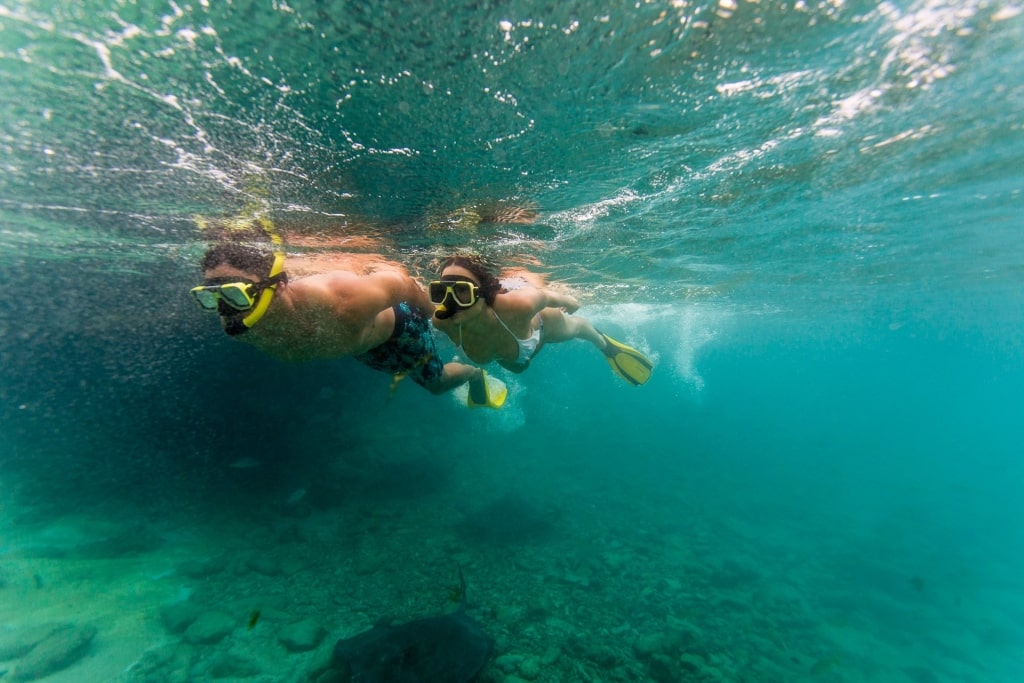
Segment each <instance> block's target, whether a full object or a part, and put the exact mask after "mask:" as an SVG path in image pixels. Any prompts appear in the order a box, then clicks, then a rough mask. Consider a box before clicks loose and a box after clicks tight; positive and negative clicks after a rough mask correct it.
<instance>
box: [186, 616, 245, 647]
mask: <svg viewBox="0 0 1024 683" xmlns="http://www.w3.org/2000/svg"><path fill="white" fill-rule="evenodd" d="M234 629H235V620H234V619H232V618H231V617H230V616H228V615H227V614H224V613H223V612H203V613H202V614H201V615H199V617H198V618H197V619H196V620H195V621H193V622H192V625H191V626H189V627H188V629H186V631H185V641H186V642H189V643H194V644H198V645H212V644H214V643H219V642H220V641H222V640H224V638H225V637H226V636H227V635H228V634H229V633H231V632H232V631H233V630H234Z"/></svg>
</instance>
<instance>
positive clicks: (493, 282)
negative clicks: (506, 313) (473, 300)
mask: <svg viewBox="0 0 1024 683" xmlns="http://www.w3.org/2000/svg"><path fill="white" fill-rule="evenodd" d="M449 266H458V267H460V268H465V269H466V270H468V271H469V272H470V273H472V274H473V277H475V278H476V279H477V282H479V283H480V294H481V295H483V297H484V301H486V302H487V305H488V306H492V305H493V304H494V297H496V296H498V295H499V294H501V293H502V292H504V291H505V288H504V287H502V286H501V282H500V281H499V280H498V276H497V272H498V269H497V267H496V266H493V265H492V264H490V263H488V262H486V261H485V260H484V259H482V258H480V257H478V256H449V257H448V258H446V259H445V260H444V262H443V263H441V268H440V270H438V273H443V272H444V269H445V268H448V267H449Z"/></svg>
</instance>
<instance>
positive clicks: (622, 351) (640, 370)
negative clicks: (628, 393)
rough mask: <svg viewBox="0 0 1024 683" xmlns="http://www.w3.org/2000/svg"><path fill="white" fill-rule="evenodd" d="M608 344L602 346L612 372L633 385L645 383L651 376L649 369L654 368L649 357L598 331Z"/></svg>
mask: <svg viewBox="0 0 1024 683" xmlns="http://www.w3.org/2000/svg"><path fill="white" fill-rule="evenodd" d="M598 334H600V335H601V336H602V337H604V340H605V341H606V342H607V343H608V345H607V346H606V347H605V348H604V355H605V358H606V359H607V360H608V365H610V366H611V367H612V372H614V373H615V374H616V375H618V376H619V377H621V378H622V379H624V380H626V381H627V382H629V383H630V384H632V385H633V386H640V385H641V384H645V383H646V382H647V380H649V379H650V378H651V371H652V370H654V363H652V362H651V359H650V358H648V357H647V356H645V355H644V354H642V353H640V352H639V351H637V350H636V349H634V348H633V347H632V346H626V345H625V344H623V343H622V342H618V341H615V340H614V339H612V338H611V337H609V336H608V335H607V334H603V333H601V332H598Z"/></svg>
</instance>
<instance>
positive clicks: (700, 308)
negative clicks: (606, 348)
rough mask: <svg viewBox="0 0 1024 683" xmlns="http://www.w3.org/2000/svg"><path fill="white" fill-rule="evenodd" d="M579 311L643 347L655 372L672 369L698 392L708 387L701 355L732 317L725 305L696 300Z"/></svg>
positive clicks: (613, 306) (621, 337) (615, 334)
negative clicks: (717, 305) (698, 356)
mask: <svg viewBox="0 0 1024 683" xmlns="http://www.w3.org/2000/svg"><path fill="white" fill-rule="evenodd" d="M578 314H579V315H582V316H584V317H586V318H587V319H588V320H590V322H591V323H593V324H594V326H595V327H597V328H598V329H600V330H601V331H602V332H605V333H607V334H609V335H610V336H613V337H615V338H616V339H618V340H619V341H622V342H624V343H626V344H629V345H630V346H633V347H635V348H637V349H638V350H640V351H642V352H643V353H644V354H646V355H647V356H648V357H650V359H651V360H652V361H654V364H655V373H658V374H661V373H666V372H670V373H672V375H673V376H674V377H676V378H677V379H679V380H682V382H683V383H685V384H686V385H687V386H688V387H689V389H690V391H691V392H692V393H693V394H694V395H695V396H696V395H699V394H700V393H701V392H702V391H703V390H704V378H703V377H702V376H701V374H700V369H699V367H698V363H697V355H698V353H699V352H700V350H701V349H702V348H703V347H704V346H706V345H707V344H709V343H711V342H712V341H714V340H715V339H716V338H718V336H719V335H720V333H721V332H722V331H723V329H724V327H725V325H726V324H727V323H728V321H729V318H730V314H729V313H728V312H727V311H725V310H722V309H721V308H716V307H713V306H711V305H707V304H692V303H674V304H612V305H607V306H586V307H585V308H581V309H580V311H579V313H578Z"/></svg>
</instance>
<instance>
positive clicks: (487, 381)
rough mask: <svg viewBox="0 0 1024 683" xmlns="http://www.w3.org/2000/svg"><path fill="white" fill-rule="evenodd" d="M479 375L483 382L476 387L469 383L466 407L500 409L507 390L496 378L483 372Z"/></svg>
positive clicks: (506, 395)
mask: <svg viewBox="0 0 1024 683" xmlns="http://www.w3.org/2000/svg"><path fill="white" fill-rule="evenodd" d="M480 373H481V375H482V376H483V381H482V382H481V383H480V384H478V385H476V386H474V384H473V383H470V385H469V393H468V394H466V405H468V406H469V407H470V408H500V407H501V406H503V405H504V404H505V399H506V398H508V388H507V387H506V386H505V383H504V382H502V381H501V380H500V379H498V378H497V377H489V376H488V375H487V373H486V372H484V371H483V370H481V371H480Z"/></svg>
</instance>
